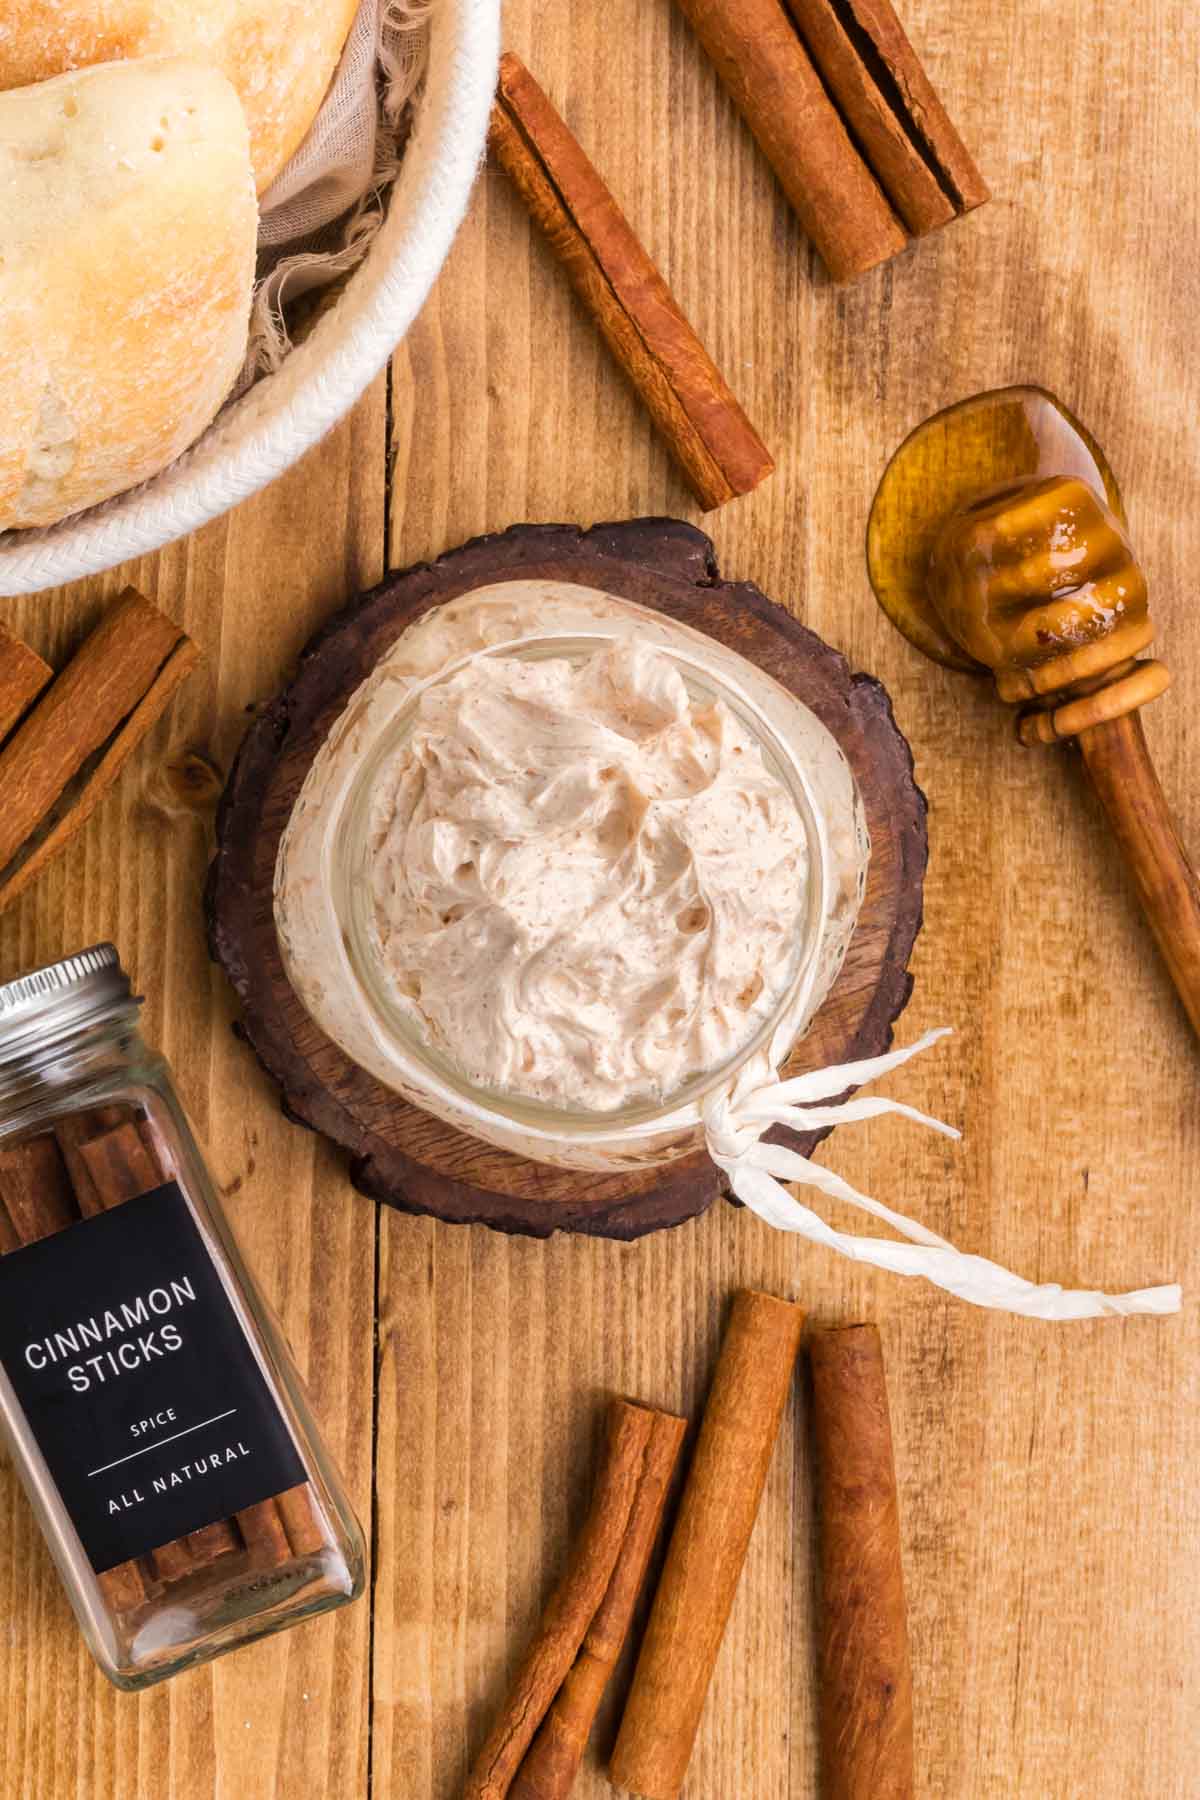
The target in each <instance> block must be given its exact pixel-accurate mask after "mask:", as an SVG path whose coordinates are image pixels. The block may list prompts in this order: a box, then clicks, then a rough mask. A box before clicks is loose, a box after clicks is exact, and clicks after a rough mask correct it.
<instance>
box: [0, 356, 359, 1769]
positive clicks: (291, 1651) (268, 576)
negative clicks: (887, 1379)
mask: <svg viewBox="0 0 1200 1800" xmlns="http://www.w3.org/2000/svg"><path fill="white" fill-rule="evenodd" d="M385 418H386V392H385V381H384V380H383V379H381V380H380V381H379V382H377V383H376V384H375V386H374V387H373V388H372V390H371V392H370V394H369V395H368V396H367V397H366V399H364V401H363V403H362V405H361V406H360V407H359V409H358V410H357V411H356V412H355V414H354V415H353V417H352V418H351V419H350V420H349V421H348V422H347V423H346V424H345V425H343V426H342V427H341V428H339V429H338V430H337V431H336V432H335V433H334V434H333V435H332V436H331V437H330V438H328V439H327V440H326V441H325V443H323V444H322V445H321V446H320V447H319V448H318V449H317V450H316V451H315V452H313V453H312V454H311V455H310V456H309V457H308V458H307V459H306V460H305V462H304V464H303V465H302V466H301V468H299V469H297V470H294V471H293V472H292V473H291V474H290V475H289V476H288V477H286V478H285V479H284V480H283V481H281V482H279V483H278V484H277V485H276V486H275V487H273V488H271V489H269V490H268V491H267V492H266V493H264V494H262V495H260V496H259V497H258V498H257V499H255V500H253V501H251V502H249V503H247V505H245V506H244V507H242V508H240V509H239V510H238V512H237V513H236V514H234V515H232V516H231V517H230V518H228V519H226V520H222V521H217V522H216V523H214V524H213V525H210V526H208V527H207V528H206V529H205V530H204V531H203V532H201V533H200V534H199V535H198V536H196V537H195V538H193V539H191V540H190V541H189V542H188V543H187V544H184V545H176V546H172V547H170V548H168V549H167V550H165V551H164V552H163V553H162V554H161V556H159V557H156V558H148V559H145V560H144V561H142V562H140V563H138V564H134V565H131V566H129V567H128V568H126V569H125V570H124V571H118V572H115V573H113V574H111V575H106V576H104V577H103V578H100V579H97V580H95V581H89V582H86V583H81V584H78V585H76V586H75V587H73V588H69V589H65V590H62V591H58V592H55V593H54V594H52V595H49V596H41V597H32V598H29V599H26V600H22V601H20V602H17V603H16V604H15V606H14V607H13V614H12V623H13V626H14V628H15V629H16V630H18V631H19V632H20V633H21V634H22V635H23V636H24V637H26V638H27V640H28V641H29V642H31V643H32V644H33V645H34V646H35V647H36V648H38V649H39V650H40V651H41V652H42V653H43V654H47V655H50V656H51V659H52V660H55V661H59V660H61V658H62V655H63V651H64V647H65V645H66V644H67V643H69V642H70V641H72V640H73V639H75V638H76V637H78V636H79V635H80V633H81V631H82V629H83V628H84V626H85V625H86V624H87V623H88V621H89V618H90V616H91V614H92V613H94V612H95V611H96V610H97V609H98V602H99V599H100V596H101V595H102V594H103V595H109V594H111V593H113V592H118V591H119V590H120V588H121V587H122V586H123V585H124V583H125V581H133V582H135V583H136V584H137V585H139V586H142V587H144V589H145V591H147V592H148V593H151V594H153V595H154V596H155V598H156V599H157V600H158V602H159V604H160V605H161V606H162V607H163V608H164V609H165V610H166V611H167V612H168V613H169V614H170V615H171V616H172V617H173V618H175V619H177V620H178V621H179V622H180V623H181V624H182V625H183V626H184V627H185V629H186V630H187V631H189V632H190V633H191V634H192V635H193V636H194V637H195V638H196V640H197V641H198V642H199V643H200V644H201V645H202V647H203V649H204V651H205V654H206V661H205V664H204V665H203V668H202V669H201V670H200V671H199V672H198V673H197V674H196V676H195V678H194V680H193V681H192V682H191V683H190V684H189V685H188V686H187V688H186V689H185V690H184V691H183V693H181V695H180V697H179V700H178V701H177V703H176V706H175V708H174V709H173V710H172V711H171V712H170V713H169V714H168V715H167V717H166V719H165V720H163V721H162V722H161V723H160V724H159V725H158V726H157V727H156V729H155V731H154V733H153V734H152V737H151V738H150V740H148V742H147V745H146V746H145V747H144V749H143V750H142V751H141V752H140V753H139V755H138V757H137V758H135V760H134V761H133V762H132V763H131V764H130V766H129V768H128V769H127V770H126V772H125V774H124V775H123V777H122V780H121V781H120V782H119V783H118V784H117V786H116V788H115V789H114V790H113V792H112V793H111V794H110V795H109V796H108V797H107V798H106V800H105V801H104V803H103V804H102V806H101V807H100V808H99V809H98V811H97V813H96V814H95V816H94V817H93V818H92V819H91V820H90V821H89V823H88V825H87V826H86V827H85V829H84V830H83V832H81V834H80V836H79V838H78V840H77V841H76V842H75V843H73V844H72V845H71V846H70V848H69V849H68V851H67V852H66V853H65V854H64V856H63V857H62V859H61V860H60V861H59V862H58V863H57V864H56V865H55V866H53V867H52V868H50V869H48V870H47V871H46V872H45V873H44V874H43V875H42V877H41V878H40V879H39V881H38V882H37V883H36V884H35V885H34V886H33V887H32V888H31V889H30V891H29V893H28V894H26V895H25V896H24V897H23V899H22V900H21V901H20V903H19V904H18V905H17V906H16V907H15V908H14V909H13V911H12V912H11V913H10V914H8V915H6V916H5V918H4V919H3V921H2V922H0V972H2V973H3V974H4V975H6V976H7V975H8V974H10V973H15V972H17V971H18V970H19V969H21V968H25V967H29V966H31V965H32V964H35V963H38V962H45V961H49V960H52V959H53V958H54V957H56V956H60V955H63V954H66V953H68V952H70V951H72V950H76V949H79V948H82V946H83V945H84V944H87V943H92V942H95V941H96V940H97V939H99V938H103V937H111V938H112V939H113V941H114V942H115V943H116V944H117V945H118V946H119V947H120V950H121V953H122V955H123V957H124V958H125V960H126V962H127V964H128V966H129V967H130V968H131V970H132V971H133V972H134V973H135V977H136V982H137V985H138V987H139V988H140V989H141V990H142V991H143V992H144V993H145V994H146V996H147V1006H146V1009H145V1016H144V1020H143V1027H144V1030H145V1034H146V1037H147V1040H148V1041H149V1042H150V1043H151V1044H153V1045H156V1046H158V1047H159V1048H160V1049H161V1050H162V1051H163V1052H164V1053H165V1054H166V1056H167V1057H168V1058H169V1059H170V1061H171V1062H172V1064H173V1066H174V1070H175V1075H176V1080H177V1083H178V1087H179V1091H180V1094H181V1096H182V1097H183V1099H184V1101H185V1104H186V1105H187V1106H188V1108H189V1110H190V1112H191V1114H192V1117H193V1120H194V1122H195V1124H196V1126H197V1129H198V1132H199V1134H200V1136H201V1138H202V1139H207V1142H208V1145H209V1151H210V1165H211V1167H212V1169H213V1172H214V1175H215V1176H216V1179H217V1181H218V1184H219V1185H220V1187H221V1188H222V1190H223V1192H224V1195H225V1201H226V1205H227V1208H228V1212H229V1216H230V1219H231V1222H232V1224H233V1227H234V1230H235V1232H236V1233H237V1236H238V1240H239V1242H240V1244H241V1246H242V1248H243V1250H244V1252H245V1255H246V1258H247V1261H248V1263H249V1265H250V1267H251V1268H252V1269H253V1270H254V1271H255V1273H256V1275H257V1277H258V1279H259V1281H260V1284H261V1286H262V1288H263V1291H264V1292H265V1293H266V1295H267V1297H268V1298H269V1300H270V1301H271V1303H272V1305H273V1306H274V1307H275V1309H276V1311H277V1312H278V1313H279V1315H280V1317H281V1318H282V1320H283V1323H284V1329H285V1331H286V1332H287V1333H288V1335H289V1338H290V1340H291V1342H292V1343H293V1345H294V1346H295V1349H296V1352H297V1357H298V1361H299V1364H300V1367H301V1369H302V1370H304V1371H305V1372H306V1374H307V1377H308V1382H309V1386H310V1389H311V1391H312V1394H313V1398H314V1404H315V1406H316V1410H317V1412H318V1415H319V1417H320V1419H321V1421H322V1424H323V1426H324V1428H325V1431H326V1433H327V1436H328V1438H329V1442H330V1446H331V1449H332V1451H333V1454H334V1456H335V1458H336V1460H337V1462H338V1464H339V1466H340V1467H341V1469H342V1471H343V1473H344V1475H345V1477H346V1479H347V1482H348V1485H349V1489H350V1493H351V1495H352V1498H353V1501H354V1503H355V1506H356V1508H357V1510H358V1512H359V1515H360V1517H362V1518H363V1519H364V1520H365V1521H368V1522H369V1519H370V1510H371V1481H370V1470H371V1440H372V1415H371V1384H372V1362H373V1322H372V1309H373V1290H374V1245H375V1229H374V1227H375V1219H374V1212H373V1209H372V1208H371V1207H370V1206H368V1204H367V1203H366V1202H365V1201H360V1200H358V1199H357V1198H356V1197H354V1196H353V1195H352V1194H351V1193H350V1192H349V1190H348V1188H347V1186H346V1184H345V1182H344V1180H343V1179H342V1177H341V1173H340V1171H339V1170H337V1169H336V1168H335V1167H334V1166H333V1164H332V1159H331V1158H330V1157H329V1156H328V1155H327V1154H326V1153H325V1152H324V1150H323V1149H322V1147H321V1146H320V1145H319V1144H318V1142H317V1141H316V1140H315V1139H313V1138H311V1137H309V1136H308V1135H306V1134H303V1133H298V1132H297V1131H295V1129H294V1128H293V1127H291V1126H290V1125H288V1124H287V1122H286V1121H285V1120H284V1119H283V1118H282V1116H281V1115H280V1113H279V1109H278V1104H277V1101H276V1098H275V1096H274V1095H273V1094H272V1093H270V1092H269V1091H268V1089H267V1087H266V1084H265V1083H264V1082H260V1081H259V1080H258V1079H257V1078H256V1076H255V1073H254V1071H253V1069H252V1068H250V1067H249V1066H248V1060H247V1058H246V1056H245V1053H244V1051H243V1050H242V1049H241V1046H240V1045H239V1044H238V1043H237V1042H236V1041H235V1040H234V1038H233V1037H232V1034H231V1031H230V1024H231V1008H230V1004H229V999H228V995H227V993H226V991H225V988H224V984H223V983H222V982H219V981H218V980H217V979H216V978H215V976H214V972H213V970H212V969H211V967H210V965H209V962H208V957H207V952H206V949H205V943H204V930H203V920H202V917H201V909H200V899H199V897H200V889H201V886H202V884H203V880H204V874H205V868H206V864H207V860H208V855H209V848H210V836H211V807H212V803H213V801H214V799H215V788H214V786H213V784H212V783H206V782H204V781H203V780H197V779H195V766H194V763H193V762H192V761H190V760H189V759H194V758H196V757H200V758H202V759H204V760H206V761H208V762H211V763H212V764H213V765H215V766H216V768H217V769H220V768H221V767H222V766H223V765H224V764H225V763H226V761H227V760H228V758H229V756H230V755H231V754H232V750H233V748H234V747H235V746H236V744H237V742H238V740H239V738H240V735H241V732H242V730H243V729H244V708H245V706H246V705H247V704H248V703H249V702H250V701H251V700H252V699H254V698H256V697H257V696H258V695H260V694H261V693H262V692H263V691H264V688H265V687H267V686H269V685H270V683H271V682H272V681H274V680H275V679H276V678H277V674H278V671H279V670H280V669H281V668H282V667H283V666H285V665H286V663H287V661H288V659H289V658H290V657H293V656H294V655H295V653H296V650H297V649H298V648H299V646H300V644H301V643H302V642H303V641H304V639H305V637H307V635H308V634H309V632H310V631H311V630H312V629H313V626H314V625H315V623H316V621H317V620H318V619H319V618H321V617H323V616H324V615H325V614H326V612H328V611H329V610H330V608H331V606H332V605H333V604H335V603H336V602H337V601H338V600H339V599H340V598H341V597H342V596H344V594H345V593H346V592H347V591H349V590H352V589H353V588H356V587H358V586H361V585H362V584H364V583H366V582H369V581H372V580H375V579H377V577H378V575H379V573H380V568H381V562H382V548H383V515H384V504H383V477H384V427H385ZM189 776H190V777H191V778H190V779H189ZM197 807H198V810H197ZM0 1531H2V1532H3V1535H4V1541H5V1542H6V1543H8V1544H11V1546H12V1549H11V1553H10V1554H8V1555H6V1556H5V1557H3V1558H0V1617H2V1618H3V1620H4V1627H3V1631H4V1635H3V1639H2V1640H0V1742H2V1743H3V1745H4V1763H5V1775H4V1780H3V1783H2V1784H0V1785H3V1786H4V1788H5V1791H6V1792H12V1793H13V1794H20V1795H21V1796H22V1797H24V1796H29V1800H62V1797H63V1796H65V1795H68V1794H72V1795H75V1794H77V1795H85V1794H86V1795H88V1796H94V1797H95V1800H102V1797H105V1796H110V1795H111V1796H114V1797H115V1796H117V1795H129V1794H134V1793H136V1794H154V1795H156V1796H159V1795H161V1796H163V1800H192V1797H193V1796H199V1795H201V1794H203V1795H208V1794H211V1793H213V1792H217V1791H219V1792H223V1793H231V1794H239V1795H247V1796H249V1795H258V1794H262V1795H266V1794H268V1793H273V1792H291V1791H295V1789H296V1786H297V1785H303V1783H304V1782H305V1781H307V1780H308V1779H309V1776H310V1773H311V1771H312V1770H314V1769H319V1770H321V1771H322V1778H323V1779H325V1778H326V1775H325V1772H327V1779H328V1781H329V1783H330V1791H336V1792H343V1793H347V1794H349V1793H357V1792H361V1791H363V1790H364V1788H365V1782H366V1768H367V1758H368V1743H367V1728H368V1716H367V1708H366V1703H365V1702H366V1691H367V1666H368V1656H369V1639H370V1629H369V1628H370V1617H369V1609H368V1607H367V1606H366V1605H365V1604H360V1605H359V1606H357V1607H355V1608H353V1609H347V1610H346V1611H345V1612H340V1613H338V1614H336V1615H334V1616H332V1617H330V1618H326V1619H320V1620H317V1621H314V1622H311V1623H308V1624H305V1625H304V1626H303V1627H301V1628H300V1629H298V1630H296V1631H294V1632H292V1633H290V1634H288V1635H286V1636H284V1637H279V1638H274V1639H272V1640H270V1641H269V1642H267V1643H264V1644H259V1645H255V1646H252V1647H251V1648H249V1649H247V1650H244V1651H242V1652H240V1653H239V1654H238V1655H237V1656H236V1657H232V1658H228V1659H226V1660H225V1661H223V1662H220V1663H217V1664H215V1665H213V1666H212V1667H210V1668H205V1669H199V1670H196V1671H193V1672H192V1673H189V1674H187V1675H183V1676H180V1677H178V1678H177V1679H176V1680H175V1681H173V1682H171V1683H170V1685H169V1686H165V1687H161V1688H156V1689H153V1690H151V1692H149V1693H148V1694H145V1695H142V1696H139V1697H137V1698H132V1697H129V1696H123V1695H118V1694H117V1693H116V1692H115V1691H113V1690H112V1689H110V1688H109V1686H108V1684H107V1683H106V1682H105V1681H104V1679H103V1677H102V1676H100V1674H99V1673H98V1672H97V1671H96V1670H95V1668H94V1666H93V1665H92V1662H91V1658H90V1657H89V1655H88V1653H87V1651H86V1650H85V1649H84V1648H83V1645H82V1643H81V1642H80V1640H79V1636H78V1633H77V1631H76V1628H75V1625H74V1621H73V1619H72V1617H71V1614H70V1610H69V1607H68V1605H67V1602H66V1599H65V1597H64V1595H63V1593H62V1590H61V1588H60V1586H59V1583H58V1578H57V1576H56V1575H55V1573H54V1570H53V1567H52V1565H51V1562H50V1558H49V1555H48V1553H47V1551H46V1549H45V1547H44V1545H43V1543H42V1541H41V1537H40V1534H39V1533H38V1531H37V1527H36V1526H35V1525H34V1523H33V1520H32V1517H31V1515H30V1513H29V1509H28V1506H27V1505H26V1502H25V1500H24V1497H23V1496H22V1495H21V1494H20V1492H19V1490H18V1488H17V1483H16V1478H15V1475H14V1474H13V1472H12V1470H11V1468H8V1467H5V1468H4V1469H3V1470H2V1471H0Z"/></svg>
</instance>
